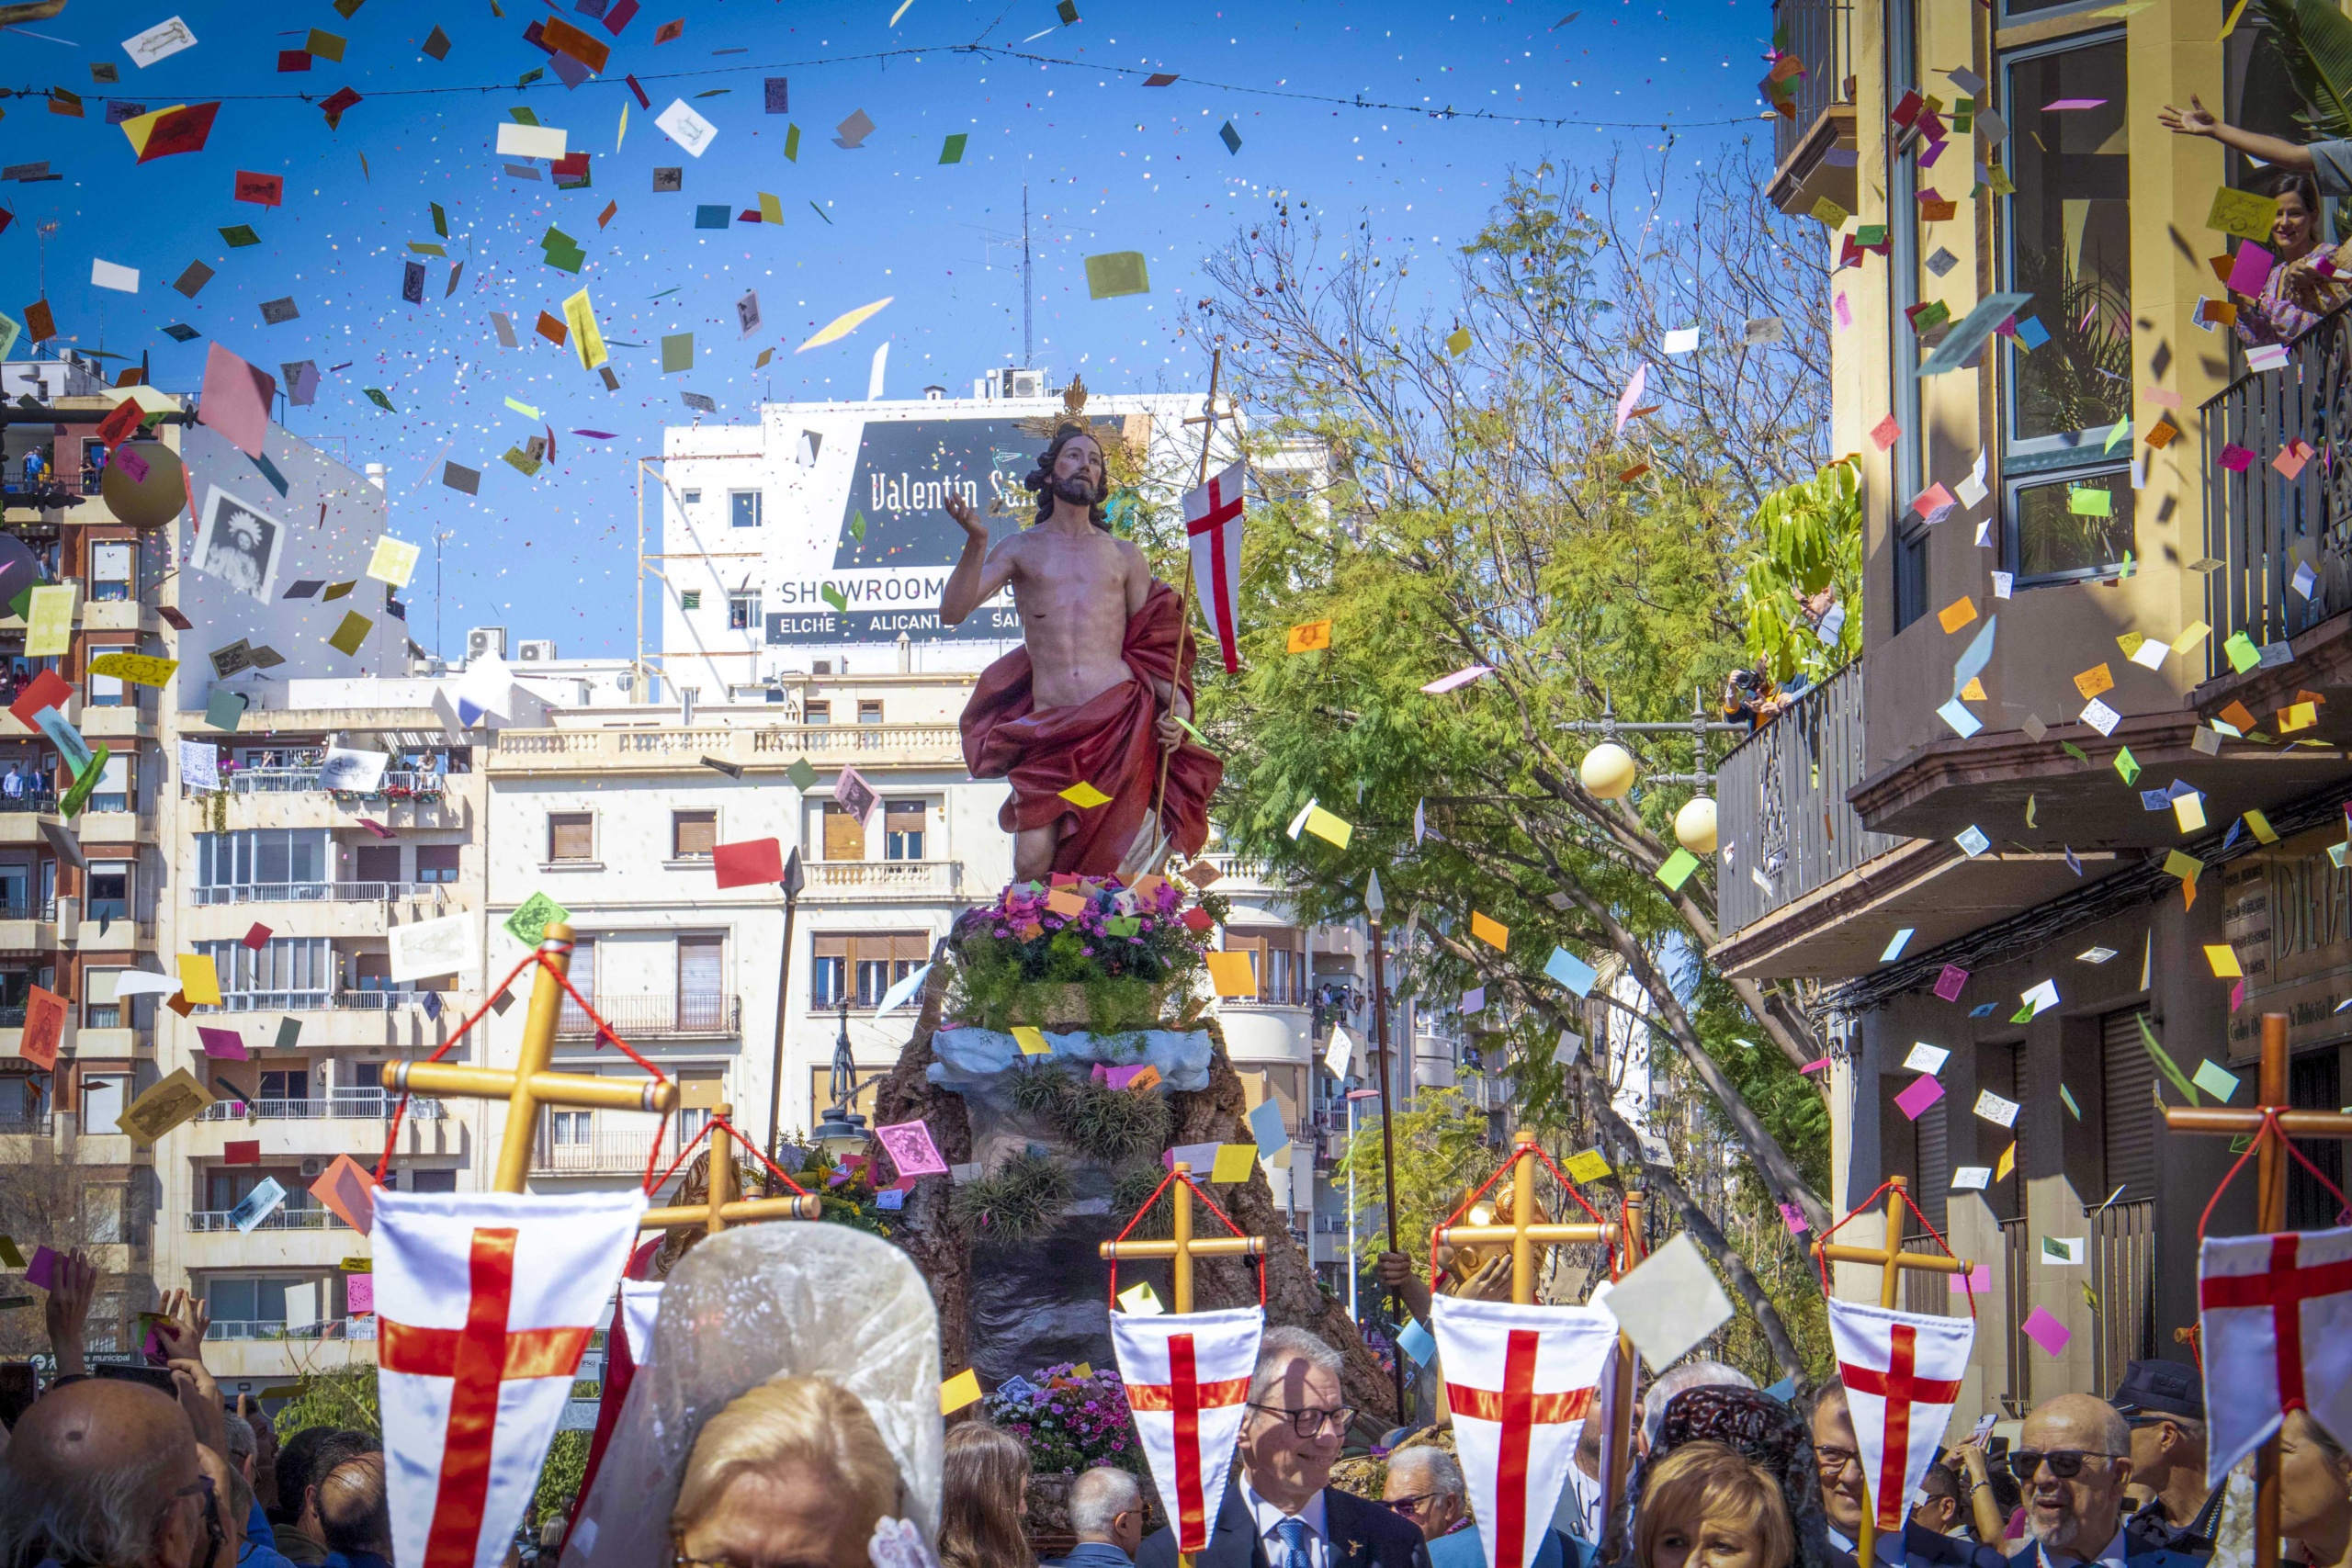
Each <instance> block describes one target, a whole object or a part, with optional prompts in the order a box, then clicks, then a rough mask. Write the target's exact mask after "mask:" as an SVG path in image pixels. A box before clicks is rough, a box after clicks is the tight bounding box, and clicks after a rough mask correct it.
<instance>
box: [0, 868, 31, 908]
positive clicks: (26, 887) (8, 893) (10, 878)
mask: <svg viewBox="0 0 2352 1568" xmlns="http://www.w3.org/2000/svg"><path fill="white" fill-rule="evenodd" d="M32 907H33V868H32V867H30V866H28V865H0V910H6V912H7V913H9V914H11V915H15V916H17V917H19V918H22V917H23V916H25V915H28V914H30V913H31V912H32Z"/></svg>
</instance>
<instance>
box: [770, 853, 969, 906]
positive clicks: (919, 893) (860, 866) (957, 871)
mask: <svg viewBox="0 0 2352 1568" xmlns="http://www.w3.org/2000/svg"><path fill="white" fill-rule="evenodd" d="M808 871H809V885H810V888H811V890H812V891H814V892H816V893H818V894H820V895H821V894H826V893H866V894H873V895H876V896H879V897H889V896H892V895H899V896H903V897H955V895H956V888H957V886H959V885H960V884H961V883H962V881H963V876H964V863H963V862H962V861H956V860H834V861H819V862H817V863H815V864H813V865H811V866H809V868H808Z"/></svg>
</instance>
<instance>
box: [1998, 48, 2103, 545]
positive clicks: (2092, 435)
mask: <svg viewBox="0 0 2352 1568" xmlns="http://www.w3.org/2000/svg"><path fill="white" fill-rule="evenodd" d="M2003 86H2004V92H2003V95H2002V102H2001V109H2002V112H2003V113H2004V114H2005V115H2006V116H2007V118H2008V121H2009V131H2010V134H2009V137H2008V139H2007V141H2006V142H2005V143H2003V146H2004V149H2005V150H2006V152H2007V154H2008V158H2009V163H2010V169H2009V177H2010V179H2011V180H2012V182H2013V183H2014V184H2015V186H2016V187H2017V188H2016V191H2015V193H2014V194H2013V195H2011V196H2010V197H2008V223H2007V230H2008V236H2009V244H2008V255H2007V265H2006V268H2005V271H2006V273H2007V287H2008V288H2011V289H2014V290H2016V291H2017V292H2018V293H2023V294H2030V295H2031V296H2032V297H2033V298H2032V299H2031V301H2030V303H2029V304H2027V305H2026V306H2024V307H2023V308H2022V309H2020V310H2018V315H2017V322H2018V325H2017V329H2016V335H2015V336H2013V337H2008V338H2006V339H2004V340H2002V341H2003V342H2004V343H2005V346H2004V348H2003V349H2002V352H2003V353H2005V354H2007V355H2008V374H2007V376H2006V377H2004V378H2002V383H2003V388H2004V391H2005V395H2006V397H2007V408H2006V410H2005V411H2004V413H2003V418H2004V419H2005V421H2006V422H2007V435H2008V440H2007V451H2006V453H2005V456H2004V459H2003V460H2004V464H2005V468H2006V475H2005V477H2012V476H2018V475H2023V474H2035V475H2049V474H2051V472H2052V470H2054V469H2071V468H2080V467H2086V466H2092V467H2095V466H2098V464H2099V461H2100V458H2101V457H2102V455H2103V453H2104V451H2105V445H2106V438H2107V435H2108V434H2109V430H2110V429H2111V427H2113V426H2114V425H2115V424H2117V423H2120V422H2121V421H2124V420H2128V419H2129V418H2130V417H2131V378H2132V367H2131V157H2130V153H2129V151H2128V147H2129V135H2128V131H2127V129H2126V124H2125V118H2124V108H2125V102H2126V99H2127V97H2128V83H2127V81H2126V76H2125V69H2124V45H2123V39H2122V37H2121V36H2120V34H2112V33H2110V34H2109V35H2107V36H2105V37H2103V38H2100V39H2096V40H2094V41H2092V42H2089V43H2083V42H2078V41H2075V40H2072V39H2069V40H2067V41H2066V42H2064V43H2063V44H2060V45H2055V46H2052V47H2051V48H2048V49H2044V50H2041V51H2033V52H2025V51H2019V52H2017V53H2013V54H2011V55H2009V56H2008V57H2007V59H2006V61H2005V62H2004V70H2003ZM2070 102H2072V103H2088V104H2090V105H2092V106H2093V107H2088V108H2076V107H2057V108H2045V107H2042V106H2044V105H2051V104H2060V105H2064V104H2067V103H2070ZM2107 466H2108V467H2109V468H2110V469H2114V468H2117V467H2118V466H2117V465H2115V464H2114V463H2113V461H2112V459H2111V458H2110V459H2109V463H2108V465H2107ZM2072 477H2075V478H2076V479H2080V478H2081V476H2079V475H2075V476H2072ZM2088 488H2092V489H2100V490H2109V491H2110V493H2111V494H2113V496H2114V502H2115V503H2114V504H2111V505H2110V509H2109V511H2108V512H2107V513H2099V512H2096V511H2092V510H2089V508H2090V507H2092V506H2094V505H2096V504H2097V502H2090V501H2086V500H2085V499H2083V497H2082V495H2081V493H2080V488H2079V487H2078V488H2076V489H2075V491H2074V492H2073V493H2072V494H2070V492H2069V487H2067V486H2064V485H2054V486H2052V485H2034V486H2030V487H2022V486H2021V487H2014V488H2012V489H2011V491H2010V494H2009V507H2008V519H2007V529H2008V533H2009V536H2010V537H2009V539H2008V541H2007V544H2008V547H2009V557H2008V558H2009V560H2010V561H2011V562H2012V563H2014V565H2015V568H2016V570H2017V572H2018V577H2019V578H2020V580H2024V581H2033V580H2037V579H2038V580H2041V581H2051V580H2053V579H2063V578H2068V577H2087V576H2093V575H2096V574H2098V572H2099V571H2101V570H2104V569H2106V568H2109V567H2111V566H2115V565H2118V564H2120V561H2121V559H2122V552H2123V551H2124V550H2127V549H2129V548H2131V537H2132V532H2131V501H2132V494H2131V489H2130V487H2129V486H2128V485H2124V486H2122V487H2120V491H2118V490H2115V489H2113V488H2112V487H2110V486H2109V484H2108V483H2106V482H2105V481H2104V480H2095V481H2093V482H2092V484H2091V485H2090V486H2089V487H2088Z"/></svg>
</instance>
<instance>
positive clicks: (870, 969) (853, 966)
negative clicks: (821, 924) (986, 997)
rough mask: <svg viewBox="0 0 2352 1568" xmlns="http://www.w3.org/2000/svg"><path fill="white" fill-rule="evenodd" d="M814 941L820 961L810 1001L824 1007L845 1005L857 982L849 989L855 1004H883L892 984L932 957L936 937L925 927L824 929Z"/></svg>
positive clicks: (869, 1006)
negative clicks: (834, 933)
mask: <svg viewBox="0 0 2352 1568" xmlns="http://www.w3.org/2000/svg"><path fill="white" fill-rule="evenodd" d="M810 940H811V943H812V948H813V956H814V957H815V959H816V964H815V979H814V986H813V988H812V989H811V991H810V993H809V1006H811V1007H813V1008H819V1009H823V1008H837V1007H839V1006H841V1003H842V995H843V994H844V989H845V987H848V986H850V985H851V984H853V983H854V985H855V987H856V988H855V989H854V991H849V992H847V994H848V996H849V999H850V1005H851V1006H852V1007H854V1008H875V1007H879V1006H881V1004H882V998H883V997H884V996H885V995H886V994H888V991H889V989H890V987H892V986H895V985H897V984H898V983H899V981H901V980H903V979H905V978H906V977H907V976H910V975H911V974H913V973H914V972H915V971H916V970H917V969H919V968H921V967H922V965H923V964H924V963H925V962H926V961H928V960H929V959H930V957H931V938H929V937H928V936H925V935H923V934H922V932H921V931H911V932H910V931H895V932H885V933H880V934H876V933H872V932H864V931H861V932H859V933H858V934H856V935H854V936H850V935H840V936H827V935H822V934H820V935H818V936H816V937H813V938H812V939H810Z"/></svg>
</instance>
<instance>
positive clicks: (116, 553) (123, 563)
mask: <svg viewBox="0 0 2352 1568" xmlns="http://www.w3.org/2000/svg"><path fill="white" fill-rule="evenodd" d="M135 549H136V547H135V546H134V545H132V544H131V543H130V541H129V540H127V539H110V540H104V541H100V542H98V543H96V544H93V545H92V546H91V547H90V598H91V600H92V601H93V602H95V603H100V604H106V603H116V602H119V601H121V600H125V599H129V598H130V597H131V563H132V560H133V559H134V556H133V552H134V550H135Z"/></svg>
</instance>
